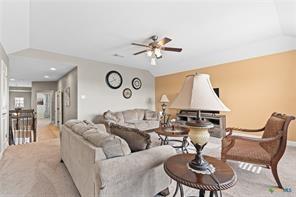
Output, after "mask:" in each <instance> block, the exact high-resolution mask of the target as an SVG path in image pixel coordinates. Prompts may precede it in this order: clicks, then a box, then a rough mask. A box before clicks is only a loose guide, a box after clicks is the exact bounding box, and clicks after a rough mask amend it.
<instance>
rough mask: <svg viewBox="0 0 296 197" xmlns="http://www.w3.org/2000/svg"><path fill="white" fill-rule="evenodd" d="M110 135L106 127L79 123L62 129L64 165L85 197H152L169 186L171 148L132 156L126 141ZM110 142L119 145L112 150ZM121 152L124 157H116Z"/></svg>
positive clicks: (172, 152)
mask: <svg viewBox="0 0 296 197" xmlns="http://www.w3.org/2000/svg"><path fill="white" fill-rule="evenodd" d="M108 135H111V134H109V133H107V132H106V130H105V127H104V125H93V124H90V123H88V122H82V121H77V120H71V121H68V122H67V123H66V124H65V125H64V126H63V127H62V131H61V157H62V161H63V162H64V164H65V166H66V167H67V169H68V171H69V173H70V175H71V176H72V179H73V181H74V183H75V185H76V187H77V189H78V191H79V192H80V194H81V196H82V197H92V196H95V197H111V196H112V197H117V196H118V197H121V196H129V197H133V196H134V197H142V196H143V197H146V196H151V197H152V196H154V195H156V194H157V193H158V192H160V191H162V190H164V189H165V188H167V187H168V186H169V184H170V183H171V179H170V178H169V177H168V176H167V175H166V173H165V172H164V169H163V162H164V161H165V160H166V159H168V158H169V157H170V156H172V155H174V154H176V152H175V150H174V149H173V148H172V147H171V146H158V147H154V148H151V149H147V150H143V151H139V152H134V153H131V151H130V149H129V148H128V145H127V143H126V142H124V140H122V139H118V138H119V137H118V136H116V137H111V138H110V136H108ZM102 136H103V137H102ZM107 138H108V139H109V142H110V139H116V140H117V141H116V143H112V144H111V146H110V143H105V142H106V140H104V139H107ZM117 142H119V143H117ZM106 144H107V145H108V146H106ZM116 145H120V146H122V147H121V148H120V149H116V147H115V146H116ZM106 147H107V148H106ZM112 149H115V151H114V152H115V153H112ZM116 151H117V152H116ZM118 151H122V153H121V152H120V154H122V155H121V156H117V157H114V155H116V154H118ZM110 153H111V154H110ZM110 155H111V156H112V158H108V157H109V156H110Z"/></svg>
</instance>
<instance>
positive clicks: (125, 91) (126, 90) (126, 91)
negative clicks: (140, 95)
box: [122, 88, 133, 99]
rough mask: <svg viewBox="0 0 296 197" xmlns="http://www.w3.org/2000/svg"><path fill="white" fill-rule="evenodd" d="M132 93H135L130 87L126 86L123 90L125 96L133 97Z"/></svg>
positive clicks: (127, 97)
mask: <svg viewBox="0 0 296 197" xmlns="http://www.w3.org/2000/svg"><path fill="white" fill-rule="evenodd" d="M132 94H133V93H132V90H131V89H129V88H125V89H124V90H123V92H122V95H123V97H124V98H126V99H129V98H131V96H132Z"/></svg>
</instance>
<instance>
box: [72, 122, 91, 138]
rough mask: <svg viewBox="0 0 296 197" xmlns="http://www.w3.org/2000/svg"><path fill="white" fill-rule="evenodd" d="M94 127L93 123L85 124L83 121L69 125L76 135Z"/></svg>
mask: <svg viewBox="0 0 296 197" xmlns="http://www.w3.org/2000/svg"><path fill="white" fill-rule="evenodd" d="M93 128H95V127H94V125H90V124H86V123H85V122H82V121H81V122H79V123H77V124H75V125H73V126H72V127H71V129H72V131H74V132H75V133H77V134H78V135H82V134H83V133H84V132H86V131H88V130H90V129H93Z"/></svg>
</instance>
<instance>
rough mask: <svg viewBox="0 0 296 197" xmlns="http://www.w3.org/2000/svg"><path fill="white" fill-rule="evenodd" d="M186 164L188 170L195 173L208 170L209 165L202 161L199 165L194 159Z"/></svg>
mask: <svg viewBox="0 0 296 197" xmlns="http://www.w3.org/2000/svg"><path fill="white" fill-rule="evenodd" d="M188 164H189V167H190V168H192V169H194V170H197V171H207V170H208V169H209V170H210V165H209V163H208V162H207V161H206V160H204V159H202V160H201V163H199V162H197V161H196V160H195V159H194V160H192V161H190V162H189V163H188Z"/></svg>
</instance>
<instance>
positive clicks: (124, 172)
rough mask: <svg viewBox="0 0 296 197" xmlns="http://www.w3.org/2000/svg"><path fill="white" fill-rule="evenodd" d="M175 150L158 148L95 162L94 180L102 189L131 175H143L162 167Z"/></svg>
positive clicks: (168, 147) (163, 147)
mask: <svg viewBox="0 0 296 197" xmlns="http://www.w3.org/2000/svg"><path fill="white" fill-rule="evenodd" d="M175 154H176V150H175V149H174V148H173V147H171V146H169V145H165V146H158V147H154V148H151V149H147V150H144V151H139V152H135V153H132V154H130V155H127V156H124V157H115V158H111V159H106V160H100V161H97V162H96V167H95V168H96V179H97V182H98V183H101V185H100V188H101V189H103V188H104V187H105V186H106V185H107V184H113V185H114V183H119V182H120V181H126V180H129V179H130V178H131V177H132V176H133V175H136V174H144V173H146V172H148V171H149V170H151V169H153V168H155V167H158V166H159V165H163V163H164V161H166V160H167V159H168V158H169V157H171V156H173V155H175Z"/></svg>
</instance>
